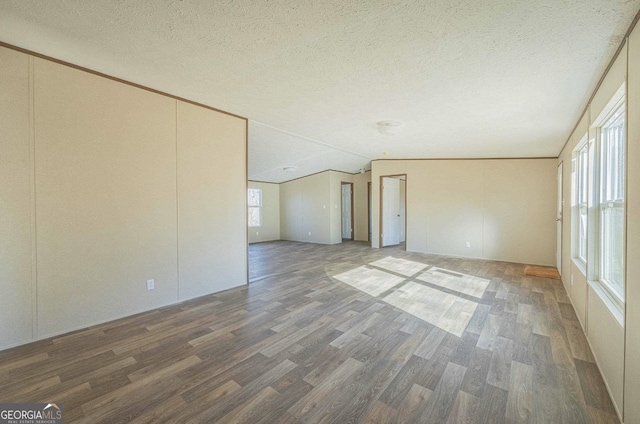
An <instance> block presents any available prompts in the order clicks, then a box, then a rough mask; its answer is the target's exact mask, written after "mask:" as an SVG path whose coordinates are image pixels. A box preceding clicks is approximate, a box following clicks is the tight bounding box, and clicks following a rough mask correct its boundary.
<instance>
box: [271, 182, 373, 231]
mask: <svg viewBox="0 0 640 424" xmlns="http://www.w3.org/2000/svg"><path fill="white" fill-rule="evenodd" d="M369 177H370V173H369V172H366V173H364V174H349V173H346V172H339V171H329V170H328V171H324V172H320V173H318V174H314V175H310V176H308V177H303V178H298V179H296V180H292V181H288V182H285V183H281V184H280V237H281V238H282V240H292V241H303V242H310V243H321V244H337V243H342V232H341V218H342V217H341V214H342V210H341V202H342V197H341V184H342V182H348V183H353V190H354V200H353V203H354V205H353V214H354V234H355V236H354V237H355V239H356V240H361V241H362V240H366V238H367V232H368V221H367V219H368V215H367V213H368V209H367V183H368V181H370V180H369ZM309 232H310V233H311V235H309Z"/></svg>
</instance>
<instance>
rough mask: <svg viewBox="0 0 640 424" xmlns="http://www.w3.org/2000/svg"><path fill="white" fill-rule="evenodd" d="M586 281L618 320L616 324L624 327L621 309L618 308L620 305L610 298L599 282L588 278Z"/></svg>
mask: <svg viewBox="0 0 640 424" xmlns="http://www.w3.org/2000/svg"><path fill="white" fill-rule="evenodd" d="M588 283H589V287H591V288H592V289H593V291H594V292H595V293H596V294H597V295H598V297H599V298H600V300H602V303H604V304H605V306H606V307H607V309H609V312H611V315H613V317H614V318H615V319H616V321H618V324H620V327H622V328H624V313H623V311H622V310H620V307H619V306H618V304H617V303H615V302H614V301H613V300H612V299H611V297H610V296H609V294H608V293H607V292H606V291H605V290H604V289H603V288H602V287H600V284H598V283H597V282H595V281H591V280H588Z"/></svg>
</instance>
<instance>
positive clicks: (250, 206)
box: [247, 188, 262, 228]
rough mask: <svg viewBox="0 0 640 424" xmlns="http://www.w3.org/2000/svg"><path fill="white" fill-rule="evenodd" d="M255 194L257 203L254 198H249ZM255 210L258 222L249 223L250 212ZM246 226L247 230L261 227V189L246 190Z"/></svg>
mask: <svg viewBox="0 0 640 424" xmlns="http://www.w3.org/2000/svg"><path fill="white" fill-rule="evenodd" d="M252 192H254V193H257V199H258V200H257V202H256V201H255V200H254V197H252V196H251V193H252ZM252 210H257V212H258V222H257V223H255V222H251V216H252V214H251V211H252ZM247 225H248V226H249V228H256V227H262V189H260V188H249V189H247Z"/></svg>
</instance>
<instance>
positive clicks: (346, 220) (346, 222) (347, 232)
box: [340, 182, 353, 240]
mask: <svg viewBox="0 0 640 424" xmlns="http://www.w3.org/2000/svg"><path fill="white" fill-rule="evenodd" d="M340 190H341V197H342V207H341V228H342V239H343V240H353V183H346V182H342V183H341V185H340Z"/></svg>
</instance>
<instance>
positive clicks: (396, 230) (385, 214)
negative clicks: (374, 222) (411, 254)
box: [382, 177, 400, 247]
mask: <svg viewBox="0 0 640 424" xmlns="http://www.w3.org/2000/svg"><path fill="white" fill-rule="evenodd" d="M396 244H400V180H399V179H397V178H389V177H383V178H382V247H384V246H393V245H396Z"/></svg>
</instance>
